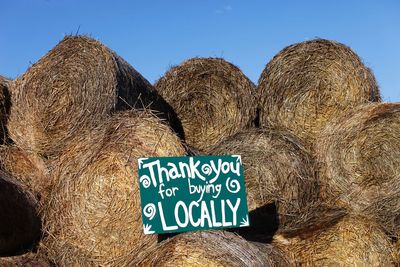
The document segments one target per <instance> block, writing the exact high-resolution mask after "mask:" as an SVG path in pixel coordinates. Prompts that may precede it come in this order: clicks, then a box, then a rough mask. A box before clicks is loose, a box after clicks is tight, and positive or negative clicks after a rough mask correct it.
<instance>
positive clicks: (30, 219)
mask: <svg viewBox="0 0 400 267" xmlns="http://www.w3.org/2000/svg"><path fill="white" fill-rule="evenodd" d="M37 208H38V201H37V199H36V198H35V196H34V195H33V194H32V193H31V192H30V191H29V190H28V188H26V186H25V185H23V184H21V183H20V182H18V181H17V180H16V179H14V178H13V177H12V176H10V175H9V174H8V173H6V172H3V171H0V214H1V217H0V256H1V255H13V254H15V253H20V252H21V251H24V250H26V249H30V248H31V247H32V245H33V244H35V241H37V240H38V239H39V238H40V235H41V223H40V218H39V215H38V212H37Z"/></svg>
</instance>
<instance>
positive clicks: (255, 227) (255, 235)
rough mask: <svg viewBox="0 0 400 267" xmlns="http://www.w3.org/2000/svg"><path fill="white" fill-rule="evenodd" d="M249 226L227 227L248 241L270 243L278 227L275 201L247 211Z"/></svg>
mask: <svg viewBox="0 0 400 267" xmlns="http://www.w3.org/2000/svg"><path fill="white" fill-rule="evenodd" d="M249 216H250V226H249V227H239V228H233V229H227V230H228V231H231V232H235V233H237V234H239V235H240V236H241V237H243V238H244V239H246V240H248V241H257V242H260V243H270V242H271V241H272V237H273V236H274V234H275V232H276V231H277V230H278V228H279V216H278V212H277V209H276V205H275V203H271V204H268V205H264V206H262V207H258V208H256V209H255V210H252V211H251V212H249Z"/></svg>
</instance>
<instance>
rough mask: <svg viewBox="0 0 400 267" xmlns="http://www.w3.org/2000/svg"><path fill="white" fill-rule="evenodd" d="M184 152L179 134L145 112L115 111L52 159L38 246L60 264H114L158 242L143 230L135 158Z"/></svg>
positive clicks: (179, 154) (176, 154)
mask: <svg viewBox="0 0 400 267" xmlns="http://www.w3.org/2000/svg"><path fill="white" fill-rule="evenodd" d="M182 155H185V150H184V147H183V146H182V144H181V142H180V139H179V138H178V137H177V136H176V135H175V134H174V133H173V132H172V131H171V130H170V128H169V127H167V126H166V125H164V124H162V123H161V122H160V121H159V120H158V119H157V118H155V117H154V116H152V115H150V114H149V113H147V112H137V111H130V112H123V113H117V114H114V116H113V117H111V118H109V119H108V120H107V121H105V122H104V124H103V125H102V126H101V127H99V128H93V129H92V130H91V131H90V132H89V131H88V132H86V133H85V134H83V135H82V139H81V140H76V142H75V143H74V144H72V145H70V146H69V147H68V150H66V151H65V152H64V153H63V154H62V155H61V157H60V159H59V162H56V163H54V166H55V170H54V172H53V175H54V178H55V179H54V181H55V183H54V185H53V188H54V189H53V190H52V195H51V199H50V201H49V205H48V207H47V208H46V210H45V216H44V217H45V218H44V221H45V225H46V227H45V231H46V232H47V233H48V237H47V238H45V239H44V241H43V245H42V247H43V248H44V249H45V250H47V253H48V254H49V255H50V257H51V258H52V259H54V260H55V261H56V262H59V263H60V264H61V265H67V266H70V265H77V266H81V265H83V266H86V265H95V266H108V265H116V262H117V261H118V260H119V259H120V258H121V257H124V256H125V255H128V254H130V253H139V252H141V251H143V250H144V249H146V248H147V247H150V246H152V245H154V244H156V243H157V235H144V233H143V227H142V219H141V207H140V194H139V185H138V184H139V181H138V177H137V160H138V158H140V157H155V156H182Z"/></svg>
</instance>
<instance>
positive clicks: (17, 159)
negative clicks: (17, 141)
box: [0, 145, 50, 202]
mask: <svg viewBox="0 0 400 267" xmlns="http://www.w3.org/2000/svg"><path fill="white" fill-rule="evenodd" d="M0 169H1V170H3V171H5V172H8V173H10V174H12V176H13V177H14V178H15V179H16V180H18V181H19V182H21V183H22V184H24V185H25V186H26V187H27V188H29V190H30V191H31V192H32V193H33V194H34V195H35V197H36V198H37V199H38V200H39V202H40V201H43V200H44V199H46V198H47V197H48V194H49V192H50V177H49V170H48V167H47V164H46V163H45V161H44V160H43V159H42V158H41V157H39V156H38V155H36V154H35V153H32V152H29V151H24V150H22V149H20V148H19V147H17V146H15V145H7V146H0Z"/></svg>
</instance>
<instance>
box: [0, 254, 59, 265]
mask: <svg viewBox="0 0 400 267" xmlns="http://www.w3.org/2000/svg"><path fill="white" fill-rule="evenodd" d="M0 266H2V267H52V266H54V267H55V266H57V265H56V264H55V263H53V262H51V261H49V260H48V259H46V258H45V257H43V256H42V255H38V254H35V253H26V254H24V255H19V256H13V257H0Z"/></svg>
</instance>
